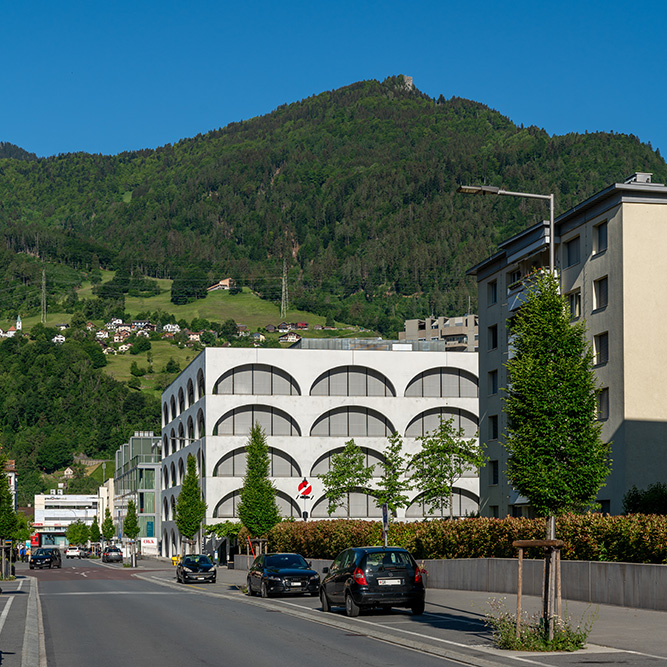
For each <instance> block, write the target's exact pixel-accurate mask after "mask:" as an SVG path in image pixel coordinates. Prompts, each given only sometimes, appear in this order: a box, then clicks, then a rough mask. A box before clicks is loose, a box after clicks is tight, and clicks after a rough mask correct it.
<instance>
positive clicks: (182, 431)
mask: <svg viewBox="0 0 667 667" xmlns="http://www.w3.org/2000/svg"><path fill="white" fill-rule="evenodd" d="M185 444H186V443H185V429H184V428H183V422H181V423H180V424H179V425H178V448H179V449H183V447H185Z"/></svg>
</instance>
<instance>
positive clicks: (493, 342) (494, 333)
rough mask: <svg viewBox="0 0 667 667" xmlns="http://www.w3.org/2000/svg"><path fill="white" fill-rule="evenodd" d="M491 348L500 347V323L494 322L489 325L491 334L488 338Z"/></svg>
mask: <svg viewBox="0 0 667 667" xmlns="http://www.w3.org/2000/svg"><path fill="white" fill-rule="evenodd" d="M487 342H488V344H489V350H495V349H496V348H497V347H498V325H497V324H494V325H493V326H490V327H489V336H488V339H487Z"/></svg>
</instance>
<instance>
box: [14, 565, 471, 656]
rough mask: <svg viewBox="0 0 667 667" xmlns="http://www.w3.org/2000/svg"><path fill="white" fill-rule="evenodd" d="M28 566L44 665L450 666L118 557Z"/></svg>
mask: <svg viewBox="0 0 667 667" xmlns="http://www.w3.org/2000/svg"><path fill="white" fill-rule="evenodd" d="M30 574H31V575H33V574H34V575H35V577H36V578H37V580H38V582H39V597H40V600H41V608H42V614H43V623H44V638H45V646H46V655H47V661H48V665H49V667H84V666H85V667H90V665H95V666H96V667H107V665H108V666H109V667H119V665H122V666H124V667H126V666H127V665H140V664H154V665H159V667H171V666H172V665H173V666H174V667H176V666H178V667H182V665H215V666H216V667H218V666H219V665H232V666H234V667H237V666H238V667H244V666H245V665H248V666H251V665H252V666H253V667H257V666H263V665H271V666H272V667H273V666H275V667H282V666H283V665H284V666H285V667H287V666H289V667H293V666H294V665H299V666H300V667H301V666H308V665H313V666H314V667H329V666H333V665H338V666H341V665H342V666H344V667H354V666H357V665H359V666H361V665H369V666H370V665H378V666H379V665H382V666H383V667H390V666H392V665H400V666H404V665H420V666H421V665H424V666H425V667H428V666H430V665H439V666H442V665H458V664H460V663H458V662H454V661H451V660H445V659H443V658H439V657H436V656H429V655H426V654H423V653H421V652H419V651H416V650H411V649H408V648H403V647H399V646H396V645H393V644H390V643H386V642H384V641H379V640H377V639H372V638H370V637H368V636H366V635H364V634H363V630H362V629H360V631H359V632H354V631H349V630H346V629H341V628H334V627H329V626H326V625H321V624H320V623H317V622H313V621H312V620H307V619H305V618H299V617H295V616H293V615H291V614H284V613H280V610H279V608H278V607H277V606H276V605H271V606H270V607H267V606H265V605H261V604H258V605H253V604H246V603H244V602H240V601H235V600H233V599H227V598H220V597H212V596H208V595H202V594H201V592H202V589H205V587H203V586H187V587H186V586H182V587H165V586H161V585H158V584H154V583H152V582H150V581H146V580H140V579H137V578H135V577H133V576H132V574H133V572H132V571H131V570H130V569H128V568H123V567H122V566H121V565H102V564H100V563H98V562H96V561H88V560H81V561H79V560H72V559H70V560H66V559H63V568H62V569H61V570H42V571H35V572H31V573H30ZM312 603H313V606H314V607H315V606H317V604H318V601H317V600H316V599H312ZM285 604H289V601H285ZM313 615H314V616H315V614H313ZM399 618H400V617H399ZM2 667H5V663H4V661H3V662H2Z"/></svg>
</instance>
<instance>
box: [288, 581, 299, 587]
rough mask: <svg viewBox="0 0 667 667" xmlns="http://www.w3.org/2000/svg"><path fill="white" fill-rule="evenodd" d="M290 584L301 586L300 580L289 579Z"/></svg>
mask: <svg viewBox="0 0 667 667" xmlns="http://www.w3.org/2000/svg"><path fill="white" fill-rule="evenodd" d="M290 586H301V582H300V581H290Z"/></svg>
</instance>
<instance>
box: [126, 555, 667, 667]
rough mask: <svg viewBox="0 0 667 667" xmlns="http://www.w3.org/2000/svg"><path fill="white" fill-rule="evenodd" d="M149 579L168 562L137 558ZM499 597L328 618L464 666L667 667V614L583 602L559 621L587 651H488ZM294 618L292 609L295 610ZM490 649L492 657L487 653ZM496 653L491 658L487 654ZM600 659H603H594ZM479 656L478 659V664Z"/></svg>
mask: <svg viewBox="0 0 667 667" xmlns="http://www.w3.org/2000/svg"><path fill="white" fill-rule="evenodd" d="M137 570H138V572H137V574H139V573H140V572H141V571H142V570H143V571H144V572H145V573H146V574H149V571H150V576H151V577H154V578H158V579H162V580H164V581H165V582H173V583H174V584H175V583H176V568H175V567H173V565H172V564H171V562H167V561H162V560H156V559H148V558H147V559H144V560H141V561H139V566H138V568H137ZM245 581H246V572H245V570H228V569H227V568H225V567H221V568H219V569H218V582H217V584H215V585H214V586H211V587H210V588H209V587H208V586H207V588H206V590H207V591H210V592H211V593H224V594H231V595H236V594H238V595H239V596H240V595H241V592H240V589H241V588H242V587H243V586H244V585H245ZM491 599H496V600H503V601H504V605H505V607H506V608H507V610H508V611H510V612H512V613H513V614H514V613H516V596H515V595H505V596H503V595H501V594H494V593H483V592H474V591H459V590H443V589H435V588H429V589H427V593H426V602H427V605H426V613H425V614H424V616H423V617H413V616H410V615H406V614H401V613H396V614H390V615H386V614H362V616H361V617H360V619H347V618H346V617H345V615H344V614H343V613H338V614H333V615H327V617H328V618H331V619H332V620H335V621H337V622H338V621H340V622H341V623H347V622H351V623H353V622H354V621H356V620H360V621H361V623H362V624H363V625H364V627H365V628H368V629H371V628H376V629H378V631H379V632H380V631H382V630H386V629H390V630H391V631H392V632H394V633H395V634H396V635H397V636H398V635H400V634H401V633H404V634H405V635H406V636H413V637H414V639H415V640H417V641H418V642H419V643H421V644H422V645H423V644H431V642H433V645H434V646H442V647H445V648H448V649H450V648H451V649H452V650H457V648H458V649H461V650H463V651H464V652H465V653H466V654H467V653H468V650H467V649H471V650H480V651H483V653H480V654H479V655H480V656H482V657H481V658H480V659H479V660H477V662H475V660H474V659H473V658H471V659H470V664H480V665H481V664H485V660H486V662H490V663H491V664H511V663H512V662H516V661H517V660H521V661H522V662H526V661H527V662H529V663H530V662H532V663H533V664H541V665H576V664H582V663H589V664H590V663H598V664H599V663H600V662H604V663H605V664H623V665H628V664H634V665H642V664H646V663H647V662H651V663H653V664H660V663H661V662H664V663H665V664H666V665H667V636H666V631H665V628H666V627H667V612H658V611H649V610H644V609H632V608H627V607H615V606H610V605H589V604H586V603H583V602H576V601H566V600H563V607H562V609H563V616H564V617H569V618H570V620H571V623H572V624H573V625H575V626H576V625H579V624H582V625H592V630H591V632H590V634H589V638H588V648H587V649H586V650H585V651H578V652H575V653H567V654H562V653H561V654H554V653H547V654H534V653H531V654H525V653H510V652H500V651H495V649H493V648H492V641H491V633H490V631H489V629H488V628H487V627H486V626H485V625H484V616H485V615H486V614H487V613H489V612H490V607H489V600H491ZM275 601H276V602H279V603H281V604H282V606H283V607H284V609H285V611H290V610H292V611H294V610H297V611H298V610H300V611H298V613H299V614H300V615H303V614H302V612H303V613H305V614H307V615H309V616H310V617H311V618H314V619H316V620H320V621H321V618H322V617H320V618H316V617H314V616H313V615H314V614H317V613H321V612H320V611H319V610H320V603H319V600H318V599H316V598H301V597H299V598H278V599H275ZM522 607H523V609H524V610H526V611H527V612H528V613H539V609H540V599H539V598H537V597H533V596H523V599H522ZM295 613H297V612H295ZM489 651H491V653H489ZM494 651H495V653H494ZM599 654H604V656H601V655H599ZM484 656H486V657H485V659H484Z"/></svg>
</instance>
